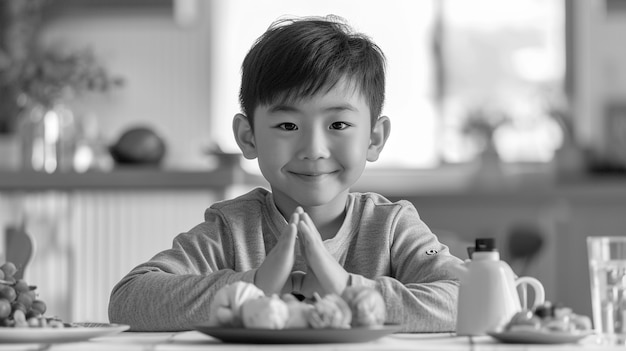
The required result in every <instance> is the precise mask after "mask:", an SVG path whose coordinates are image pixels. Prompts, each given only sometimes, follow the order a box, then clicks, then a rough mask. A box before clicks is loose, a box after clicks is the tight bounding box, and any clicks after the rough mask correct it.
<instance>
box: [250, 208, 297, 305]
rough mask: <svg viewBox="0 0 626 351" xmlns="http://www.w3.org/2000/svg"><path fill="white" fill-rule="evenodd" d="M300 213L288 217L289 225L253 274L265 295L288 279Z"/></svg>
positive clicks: (256, 283)
mask: <svg viewBox="0 0 626 351" xmlns="http://www.w3.org/2000/svg"><path fill="white" fill-rule="evenodd" d="M299 221H300V215H299V214H298V213H296V212H294V213H293V214H292V215H291V218H290V219H289V226H288V227H287V229H285V231H284V232H282V233H281V235H280V238H278V243H276V246H274V248H273V249H272V251H270V253H269V254H268V255H267V257H266V258H265V260H264V261H263V263H262V264H261V266H260V267H259V268H258V269H257V271H256V275H255V276H254V285H256V286H257V287H259V289H261V290H263V292H265V294H266V295H268V296H269V295H271V294H278V293H280V292H281V289H282V288H283V286H284V285H285V282H286V281H287V280H288V279H290V277H289V276H290V274H291V269H292V268H293V263H294V260H295V245H296V235H297V233H298V230H297V223H298V222H299Z"/></svg>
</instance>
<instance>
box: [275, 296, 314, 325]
mask: <svg viewBox="0 0 626 351" xmlns="http://www.w3.org/2000/svg"><path fill="white" fill-rule="evenodd" d="M281 298H282V300H283V301H285V303H286V304H287V310H288V313H289V316H288V318H287V322H286V323H285V329H287V328H308V327H309V313H311V310H313V306H312V305H310V304H308V303H305V302H302V301H300V300H298V299H297V298H296V297H295V296H293V295H292V294H284V295H283V296H281Z"/></svg>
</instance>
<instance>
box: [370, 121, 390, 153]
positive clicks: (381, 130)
mask: <svg viewBox="0 0 626 351" xmlns="http://www.w3.org/2000/svg"><path fill="white" fill-rule="evenodd" d="M390 132H391V121H390V120H389V117H387V116H381V117H379V118H378V119H377V120H376V124H374V127H373V128H372V132H371V135H370V146H369V148H368V149H367V160H368V161H369V162H374V161H376V160H378V156H379V155H380V153H381V151H383V148H384V147H385V143H386V142H387V138H389V133H390Z"/></svg>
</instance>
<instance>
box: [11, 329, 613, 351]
mask: <svg viewBox="0 0 626 351" xmlns="http://www.w3.org/2000/svg"><path fill="white" fill-rule="evenodd" d="M277 349H284V350H337V351H342V350H346V351H352V350H354V351H356V350H358V351H368V350H385V351H393V350H398V351H401V350H412V351H414V350H467V351H470V350H471V351H474V350H485V351H487V350H611V349H615V350H624V346H613V347H607V346H606V345H598V344H597V343H595V337H594V336H589V337H587V338H585V339H583V340H581V341H580V342H578V343H576V344H560V345H541V344H532V345H531V344H521V345H520V344H503V343H499V342H497V341H495V340H494V339H492V338H491V337H489V336H480V337H473V338H469V337H461V336H456V335H454V334H450V333H433V334H405V333H397V334H392V335H388V336H385V337H382V338H380V339H378V340H375V341H371V342H365V343H337V344H286V345H274V344H266V345H259V344H226V343H223V342H221V341H219V340H217V339H214V338H212V337H210V336H208V335H205V334H202V333H200V332H197V331H188V332H178V333H136V332H123V333H119V334H116V335H113V336H106V337H98V338H94V339H91V340H89V341H85V342H72V343H58V344H50V345H46V344H2V343H0V351H3V350H12V351H13V350H15V351H21V350H50V351H73V350H86V351H92V350H93V351H96V350H98V351H99V350H103V351H104V350H113V351H115V350H129V351H134V350H137V351H145V350H154V351H168V350H171V351H173V350H183V351H184V350H189V351H193V350H232V351H238V350H257V351H258V350H277Z"/></svg>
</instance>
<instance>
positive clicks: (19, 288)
mask: <svg viewBox="0 0 626 351" xmlns="http://www.w3.org/2000/svg"><path fill="white" fill-rule="evenodd" d="M13 289H15V292H17V293H18V294H19V293H21V292H26V291H29V290H30V288H29V287H28V283H26V281H25V280H24V279H19V280H18V281H16V282H15V286H13Z"/></svg>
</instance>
